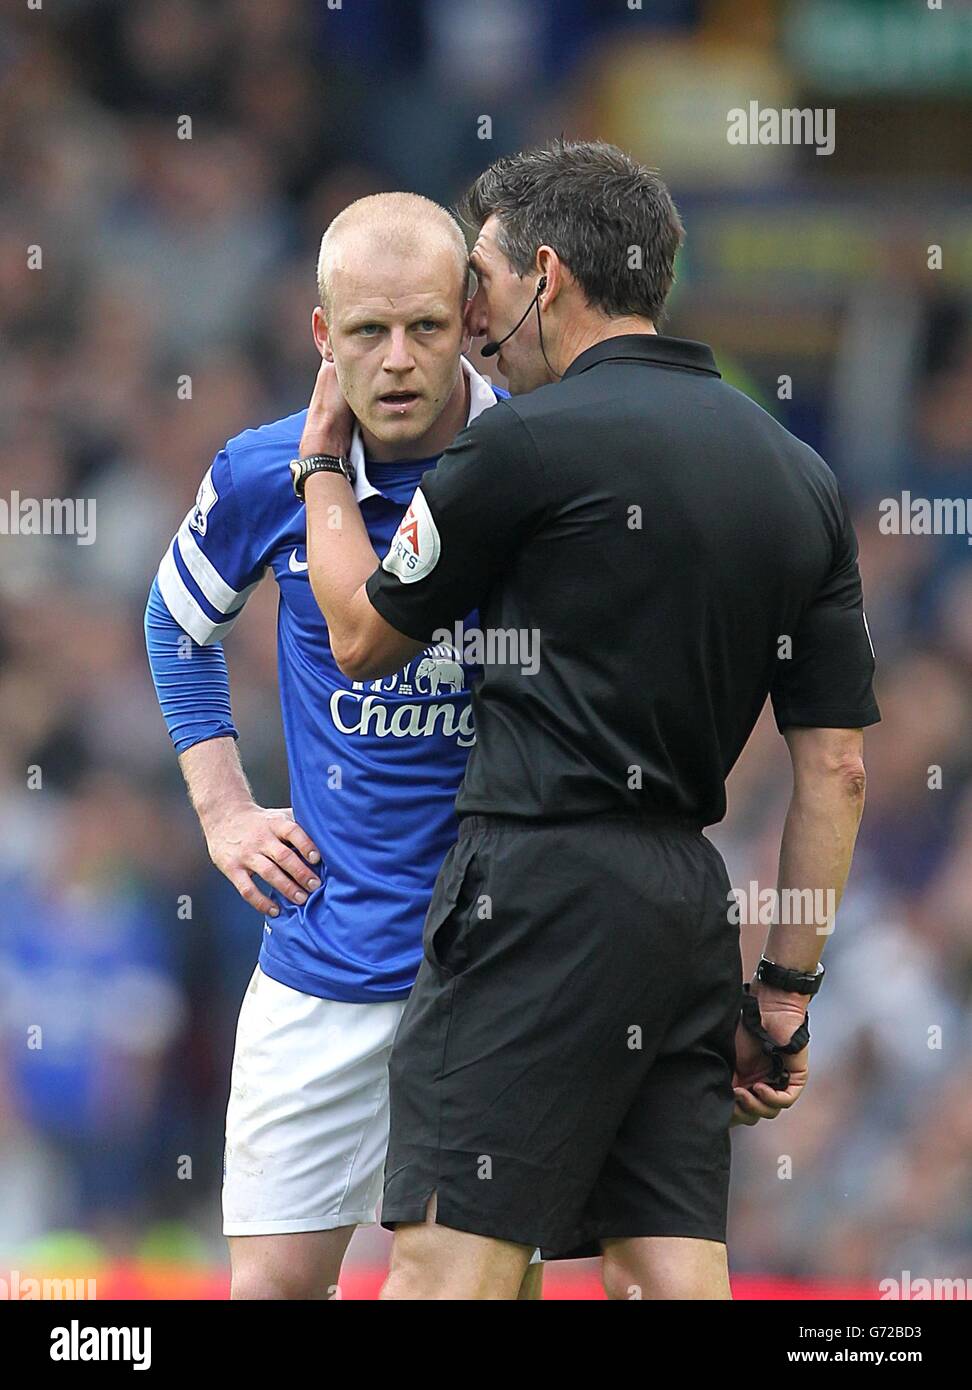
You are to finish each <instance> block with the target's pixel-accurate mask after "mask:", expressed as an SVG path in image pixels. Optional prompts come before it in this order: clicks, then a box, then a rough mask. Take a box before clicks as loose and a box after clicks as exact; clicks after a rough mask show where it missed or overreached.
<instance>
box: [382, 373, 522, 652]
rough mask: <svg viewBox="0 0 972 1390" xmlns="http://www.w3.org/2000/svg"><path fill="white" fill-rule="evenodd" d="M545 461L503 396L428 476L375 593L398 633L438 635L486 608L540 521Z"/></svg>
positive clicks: (393, 544) (395, 539) (425, 637)
mask: <svg viewBox="0 0 972 1390" xmlns="http://www.w3.org/2000/svg"><path fill="white" fill-rule="evenodd" d="M542 479H543V475H542V466H541V463H540V458H539V455H538V453H537V450H536V446H535V445H534V442H533V440H532V438H531V436H530V434H529V432H528V431H527V429H526V427H525V426H524V425H523V423H522V421H521V420H520V418H519V416H518V415H517V414H516V413H515V411H514V410H513V409H511V408H510V407H509V406H507V405H506V404H505V403H503V402H502V401H501V402H498V403H497V404H496V405H495V406H493V407H492V408H491V409H489V410H485V411H483V413H482V414H481V415H479V416H477V418H476V419H475V420H474V421H473V422H472V424H471V425H469V426H467V428H466V429H465V430H463V432H462V433H461V434H460V435H459V436H458V437H457V438H456V440H455V442H454V443H453V444H452V445H451V446H450V448H448V449H447V450H446V452H445V453H444V454H443V455H442V458H441V459H440V461H439V464H438V466H437V467H436V468H435V469H434V470H433V471H432V472H430V473H426V474H425V476H424V477H423V479H422V481H421V483H420V484H419V486H418V488H417V489H416V491H415V494H414V496H413V497H412V500H411V502H410V503H409V506H408V509H407V511H406V512H405V515H404V517H403V518H402V522H401V525H400V526H399V528H398V530H397V532H396V533H395V535H394V536H393V537H392V541H391V545H390V547H389V549H388V554H387V555H386V556H385V558H384V559H383V560H382V562H381V564H380V565H379V567H378V568H377V569H376V570H375V572H374V573H373V574H372V575H371V576H370V577H369V579H368V582H367V592H368V597H369V599H370V600H371V603H372V605H373V606H374V608H375V609H376V610H377V611H378V613H380V614H381V616H382V617H383V618H384V619H385V620H386V622H388V623H390V624H391V625H392V627H394V628H395V629H396V630H397V631H398V632H402V633H404V634H405V635H406V636H407V637H411V638H413V639H414V640H415V641H417V642H425V641H430V640H432V636H433V634H434V632H435V631H436V629H438V628H442V627H448V626H451V625H452V623H454V622H455V621H456V620H457V619H463V618H465V616H466V614H467V613H469V612H470V611H471V610H472V609H474V608H477V607H478V606H479V605H480V604H481V603H482V600H483V599H484V597H485V596H486V594H487V593H488V592H489V590H490V588H491V587H492V585H493V582H494V581H495V579H496V577H497V575H498V574H500V572H501V571H503V570H505V569H506V568H508V566H509V564H510V560H511V557H512V554H513V552H514V551H515V550H516V549H517V548H518V547H519V546H520V545H522V543H523V541H524V540H525V539H526V538H527V537H528V536H529V535H531V534H532V532H533V531H534V530H535V529H536V527H537V526H538V524H539V523H540V521H541V519H542V515H543V509H544V488H543V486H542Z"/></svg>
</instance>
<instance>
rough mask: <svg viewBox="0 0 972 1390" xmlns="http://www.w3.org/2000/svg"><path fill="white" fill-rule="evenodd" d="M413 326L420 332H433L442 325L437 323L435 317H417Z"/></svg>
mask: <svg viewBox="0 0 972 1390" xmlns="http://www.w3.org/2000/svg"><path fill="white" fill-rule="evenodd" d="M415 327H416V328H417V329H418V331H419V332H420V333H434V332H435V331H436V329H438V328H441V327H442V325H441V324H440V323H437V322H436V320H435V319H419V321H418V323H417V324H416V325H415Z"/></svg>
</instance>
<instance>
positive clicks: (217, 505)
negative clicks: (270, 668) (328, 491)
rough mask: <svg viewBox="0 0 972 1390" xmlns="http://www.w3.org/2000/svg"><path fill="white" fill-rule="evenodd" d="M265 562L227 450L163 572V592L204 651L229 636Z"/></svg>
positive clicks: (175, 540) (203, 486)
mask: <svg viewBox="0 0 972 1390" xmlns="http://www.w3.org/2000/svg"><path fill="white" fill-rule="evenodd" d="M265 565H266V559H265V557H264V555H263V554H262V552H261V550H260V547H259V546H258V544H257V543H256V541H255V539H254V537H253V535H252V532H251V529H250V527H249V526H248V524H247V516H246V508H245V507H244V506H243V505H242V504H241V499H240V496H239V491H238V488H237V486H236V480H235V477H234V472H233V467H232V462H231V459H230V456H229V453H228V451H227V450H226V449H223V450H221V451H220V452H219V453H218V454H217V455H216V457H215V459H214V460H213V464H212V467H211V468H210V469H209V470H208V472H207V473H206V476H205V477H204V478H203V480H202V482H201V483H200V485H199V491H198V493H197V494H196V503H195V506H194V507H192V508H190V510H189V511H188V512H187V513H186V517H185V520H184V521H183V523H182V525H181V526H180V527H179V530H178V531H177V533H176V535H175V537H174V538H173V541H172V544H171V545H170V546H169V548H168V550H167V551H166V553H165V555H164V556H163V557H162V563H161V564H160V566H159V573H158V585H159V591H160V593H161V595H162V598H163V600H164V601H165V606H166V608H168V610H169V612H170V613H171V614H172V616H173V618H175V620H176V622H177V623H178V624H179V626H180V627H181V628H182V629H183V631H185V632H187V633H188V634H189V636H190V637H192V638H193V639H194V640H195V641H196V642H198V643H199V644H200V646H207V645H208V644H209V643H210V642H218V641H220V640H221V639H222V638H223V637H225V636H226V634H227V633H228V632H229V630H230V628H231V627H232V626H233V624H234V622H235V621H236V619H237V618H238V617H239V615H240V613H241V612H242V611H243V605H244V604H245V603H246V600H247V599H248V598H249V596H250V594H251V593H252V591H253V590H254V589H255V588H256V586H257V584H258V583H259V582H260V579H261V578H262V575H263V571H264V568H265Z"/></svg>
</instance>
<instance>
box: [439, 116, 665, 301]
mask: <svg viewBox="0 0 972 1390" xmlns="http://www.w3.org/2000/svg"><path fill="white" fill-rule="evenodd" d="M494 213H495V215H496V217H497V219H498V221H499V236H498V242H499V246H500V248H501V250H502V251H503V252H504V254H505V255H506V257H507V259H508V260H509V262H510V264H511V265H512V267H513V269H514V270H515V271H516V273H517V275H525V274H526V273H527V272H528V271H529V270H532V269H533V268H534V265H535V259H534V258H535V257H536V254H537V249H538V248H539V247H541V246H545V245H546V246H551V247H552V248H553V249H554V250H555V251H556V252H557V255H558V256H559V257H560V259H561V260H562V261H563V262H564V264H565V265H566V266H567V267H568V269H569V270H570V272H571V274H572V275H573V276H574V278H575V280H576V281H577V283H578V284H579V285H580V286H581V288H582V289H583V291H584V293H585V294H586V296H587V300H588V302H589V303H590V304H591V306H592V307H593V308H597V309H600V310H602V311H603V312H604V313H605V314H608V315H610V316H612V317H617V316H621V315H629V314H632V315H637V316H639V317H643V318H647V319H651V321H652V322H653V323H657V322H658V320H659V319H660V317H661V315H662V310H663V307H664V304H665V300H666V299H667V298H668V293H669V291H670V290H671V288H672V285H673V283H674V280H675V255H676V252H677V251H678V248H679V247H680V246H681V244H682V239H683V237H684V229H683V227H682V221H681V218H680V217H679V215H678V210H677V208H676V207H675V204H674V203H673V202H672V197H671V194H670V193H669V191H668V189H667V188H666V186H665V184H664V182H663V180H662V179H661V177H660V176H659V174H658V172H657V171H656V170H654V169H649V168H647V166H645V165H643V164H639V163H638V162H637V161H636V160H634V159H632V158H631V156H630V155H627V154H625V152H624V151H623V150H619V149H618V147H617V146H616V145H609V144H606V143H605V142H604V141H602V140H576V141H574V140H562V139H560V140H554V141H552V142H551V143H550V144H548V145H544V146H543V147H542V148H540V149H536V150H527V151H525V152H523V153H520V154H514V155H508V156H507V157H505V158H503V159H498V160H496V161H495V163H493V164H491V165H490V166H489V168H488V169H486V170H485V171H484V172H483V173H482V174H480V176H479V178H478V179H477V180H476V181H475V183H474V184H473V185H472V187H471V188H470V189H469V191H468V193H466V195H465V197H464V198H463V199H462V201H461V202H460V204H459V215H460V216H461V218H462V220H463V221H464V222H466V223H468V224H469V225H470V226H472V227H473V228H474V229H475V230H477V231H478V229H479V228H480V227H481V226H482V225H483V223H484V222H485V221H486V220H487V218H489V217H490V216H492V215H493V214H494Z"/></svg>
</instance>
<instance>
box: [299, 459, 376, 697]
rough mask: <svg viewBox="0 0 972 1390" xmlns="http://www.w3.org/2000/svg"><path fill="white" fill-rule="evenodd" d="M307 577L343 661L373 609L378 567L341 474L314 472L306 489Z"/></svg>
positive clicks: (339, 660)
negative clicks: (372, 578)
mask: <svg viewBox="0 0 972 1390" xmlns="http://www.w3.org/2000/svg"><path fill="white" fill-rule="evenodd" d="M304 500H305V503H306V507H307V566H308V570H307V575H308V578H309V579H310V584H311V588H312V590H313V592H314V597H315V599H316V600H317V604H318V607H319V608H320V610H321V612H322V613H323V614H324V618H325V621H326V622H327V627H328V632H329V634H330V640H331V650H332V652H333V654H334V659H335V660H336V661H337V663H338V665H339V666H340V667H341V668H342V670H344V669H345V663H346V662H347V663H353V653H354V650H355V647H356V644H357V642H358V641H359V639H360V638H361V636H362V629H363V628H364V627H365V626H366V625H367V621H368V616H369V614H370V613H373V611H374V610H373V609H372V607H371V604H370V602H369V600H368V595H367V593H366V592H365V587H364V585H365V581H366V580H367V578H368V576H369V575H370V574H371V572H372V570H373V569H374V568H375V566H376V565H377V563H378V561H377V557H376V555H375V551H374V548H373V546H372V544H371V541H370V539H369V537H368V532H367V531H366V529H365V524H364V521H363V520H362V518H361V512H360V511H359V509H358V504H357V502H356V501H355V497H354V493H353V491H352V490H351V486H350V484H349V483H348V482H347V481H346V480H345V479H344V478H342V477H341V476H340V474H337V473H314V474H312V475H311V477H309V478H308V479H307V482H306V484H305V487H304Z"/></svg>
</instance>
